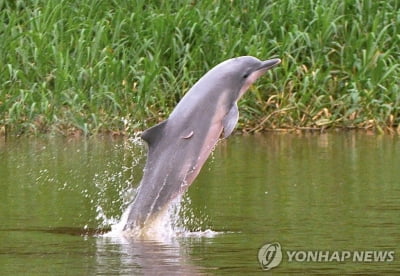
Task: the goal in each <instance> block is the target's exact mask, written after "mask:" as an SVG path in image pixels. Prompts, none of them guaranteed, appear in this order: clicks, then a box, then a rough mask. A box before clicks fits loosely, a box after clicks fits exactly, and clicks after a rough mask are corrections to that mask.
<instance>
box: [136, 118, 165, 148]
mask: <svg viewBox="0 0 400 276" xmlns="http://www.w3.org/2000/svg"><path fill="white" fill-rule="evenodd" d="M166 124H167V120H165V121H162V122H161V123H159V124H157V125H155V126H152V127H151V128H148V129H146V130H145V131H143V133H142V135H141V137H142V139H143V140H145V141H146V143H147V144H148V145H149V146H151V145H154V144H155V143H156V142H157V141H158V140H159V139H160V138H161V137H162V133H163V130H164V127H165V125H166Z"/></svg>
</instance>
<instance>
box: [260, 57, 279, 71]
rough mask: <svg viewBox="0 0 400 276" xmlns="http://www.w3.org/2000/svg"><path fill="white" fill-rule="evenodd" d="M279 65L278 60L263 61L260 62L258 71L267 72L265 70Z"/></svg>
mask: <svg viewBox="0 0 400 276" xmlns="http://www.w3.org/2000/svg"><path fill="white" fill-rule="evenodd" d="M279 63H281V59H280V58H274V59H269V60H265V61H263V62H262V64H261V66H260V68H259V69H258V70H263V71H267V70H269V69H271V68H272V67H274V66H276V65H278V64H279ZM258 70H257V71H258Z"/></svg>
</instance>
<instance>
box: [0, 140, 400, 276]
mask: <svg viewBox="0 0 400 276" xmlns="http://www.w3.org/2000/svg"><path fill="white" fill-rule="evenodd" d="M145 154H146V149H145V147H144V146H143V145H138V144H136V142H134V141H133V140H131V139H105V138H104V139H99V138H97V139H95V138H90V139H86V140H85V139H71V138H69V139H67V138H34V139H33V138H20V139H15V140H11V141H1V142H0V189H1V192H0V275H158V274H159V275H214V274H216V275H220V274H222V275H262V274H271V273H273V274H275V273H277V274H282V275H286V274H290V273H302V274H338V275H342V274H360V275H364V274H368V273H372V274H381V273H382V274H389V273H393V274H396V273H400V261H399V258H400V250H399V243H400V227H399V225H400V215H399V213H400V212H399V211H400V203H399V202H400V166H399V164H400V142H399V139H398V138H396V137H391V136H383V135H382V136H375V135H367V134H364V133H356V132H350V133H329V134H306V135H304V134H303V135H296V134H265V135H254V136H232V137H230V138H229V139H228V140H226V141H222V142H221V143H220V144H219V145H218V146H217V147H216V150H215V151H214V153H213V154H212V156H211V157H210V158H209V160H208V161H207V163H206V165H205V166H204V167H203V169H202V171H201V173H200V175H199V177H198V178H197V179H196V181H195V182H194V183H193V185H192V186H191V187H190V189H189V191H188V194H187V196H186V197H185V202H186V203H185V210H184V211H183V212H182V213H181V215H180V216H182V217H181V218H180V219H181V220H182V223H183V224H184V225H185V229H186V231H187V232H188V233H186V234H187V235H185V236H180V237H176V238H174V239H172V240H170V241H168V242H165V241H164V242H160V241H135V240H127V239H122V238H118V237H103V236H101V235H98V234H96V233H97V232H101V231H105V230H107V229H109V228H110V226H111V225H112V224H115V223H116V222H118V220H119V218H120V216H121V213H122V211H123V210H124V209H125V208H126V205H127V204H128V202H129V200H130V199H131V198H132V196H133V194H134V189H132V188H134V187H136V186H137V184H138V183H139V181H140V178H141V173H142V169H143V166H144V162H145V158H146V155H145ZM190 232H193V233H194V235H190ZM210 232H211V233H214V234H212V235H209V234H207V233H210ZM272 242H278V243H280V245H281V247H282V253H283V259H282V262H281V263H280V264H279V266H277V267H275V268H272V269H271V270H269V271H264V270H262V269H261V266H260V264H259V262H258V259H257V254H258V250H259V248H261V247H262V246H263V245H264V244H265V243H272ZM288 251H292V252H293V251H304V252H308V251H324V252H325V251H329V252H330V254H332V253H333V252H339V253H340V252H343V251H349V252H350V253H351V254H353V253H354V252H355V251H357V252H366V251H373V252H378V251H379V252H392V253H393V254H394V255H393V260H391V259H390V258H387V259H384V260H381V261H376V260H372V261H369V260H368V259H366V260H364V261H353V260H350V259H346V260H344V261H337V260H332V261H320V262H318V261H300V260H299V259H298V260H297V261H296V260H294V261H293V260H292V261H289V258H288V256H287V252H288Z"/></svg>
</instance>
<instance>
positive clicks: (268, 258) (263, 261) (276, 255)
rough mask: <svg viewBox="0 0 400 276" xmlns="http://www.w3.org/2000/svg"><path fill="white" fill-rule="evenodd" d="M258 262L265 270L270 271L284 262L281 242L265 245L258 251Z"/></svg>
mask: <svg viewBox="0 0 400 276" xmlns="http://www.w3.org/2000/svg"><path fill="white" fill-rule="evenodd" d="M258 261H259V262H260V265H261V268H262V269H263V270H270V269H271V268H274V267H277V266H278V265H279V264H280V263H281V262H282V247H281V245H280V244H279V242H274V243H267V244H264V245H263V246H262V247H261V248H260V249H259V250H258Z"/></svg>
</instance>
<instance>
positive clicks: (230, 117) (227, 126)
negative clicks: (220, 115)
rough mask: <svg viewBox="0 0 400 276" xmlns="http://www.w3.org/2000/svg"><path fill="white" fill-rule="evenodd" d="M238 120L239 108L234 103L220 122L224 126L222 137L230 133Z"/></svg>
mask: <svg viewBox="0 0 400 276" xmlns="http://www.w3.org/2000/svg"><path fill="white" fill-rule="evenodd" d="M238 120H239V109H238V106H237V104H236V103H235V104H234V105H233V106H232V108H231V109H230V110H229V112H228V113H227V114H226V115H225V117H224V119H223V121H222V124H223V126H224V138H226V137H228V136H229V135H231V134H232V132H233V130H234V129H235V126H236V124H237V122H238Z"/></svg>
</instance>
